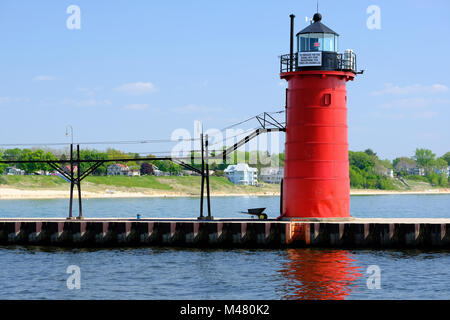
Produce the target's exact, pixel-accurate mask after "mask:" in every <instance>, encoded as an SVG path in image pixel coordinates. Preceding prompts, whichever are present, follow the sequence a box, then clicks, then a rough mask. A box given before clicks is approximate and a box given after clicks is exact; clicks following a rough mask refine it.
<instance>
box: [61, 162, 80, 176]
mask: <svg viewBox="0 0 450 320" xmlns="http://www.w3.org/2000/svg"><path fill="white" fill-rule="evenodd" d="M63 171H64V172H65V173H67V174H70V164H69V165H67V166H64V167H63ZM77 172H78V166H73V173H77Z"/></svg>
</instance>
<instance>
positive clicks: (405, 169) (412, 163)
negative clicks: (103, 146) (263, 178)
mask: <svg viewBox="0 0 450 320" xmlns="http://www.w3.org/2000/svg"><path fill="white" fill-rule="evenodd" d="M215 155H216V154H214V153H213V154H211V156H215ZM193 156H195V157H199V156H200V155H199V154H193ZM146 157H152V155H148V156H146ZM284 157H285V155H284V153H280V154H270V153H268V152H267V151H264V152H261V151H251V152H244V151H237V152H234V153H233V154H231V155H230V157H228V158H227V161H226V162H225V163H222V162H221V161H215V160H214V161H211V162H210V169H211V170H214V171H215V172H216V175H219V176H220V175H223V170H224V169H225V168H226V167H227V166H228V164H235V163H239V162H244V163H248V164H249V165H250V166H253V167H256V168H258V170H260V169H261V168H263V167H268V166H274V164H275V165H276V166H280V167H283V166H284ZM141 158H142V157H141V156H140V155H139V154H137V153H126V152H123V151H120V150H116V149H112V148H110V149H107V150H106V151H99V150H95V149H82V150H80V159H82V160H101V159H127V160H131V161H126V162H125V161H124V162H122V163H124V164H127V165H128V166H129V167H130V169H133V170H140V171H141V173H142V174H151V173H152V172H153V167H154V166H155V167H157V168H158V169H159V170H160V171H162V172H169V173H170V174H180V173H181V171H182V170H183V167H181V166H180V165H178V164H176V163H173V162H172V161H168V160H153V161H143V160H140V159H141ZM0 160H10V161H13V160H19V161H21V160H27V161H32V160H48V161H52V160H68V156H67V155H66V153H64V152H63V151H61V150H51V149H48V150H43V149H20V148H14V149H6V150H1V149H0ZM119 163H121V162H120V161H119ZM91 164H92V163H81V164H80V167H81V168H80V169H81V171H85V170H87V168H88V167H89V166H90V165H91ZM449 164H450V152H447V153H445V154H444V155H442V156H441V157H436V154H434V153H433V152H432V151H431V150H429V149H424V148H417V149H416V151H415V153H414V155H413V156H411V157H398V158H396V159H394V160H393V161H390V160H388V159H385V160H383V159H380V158H379V157H378V156H377V154H376V153H375V152H374V151H373V150H371V149H367V150H365V151H350V152H349V166H350V168H349V169H350V170H349V174H350V185H351V187H353V188H363V189H395V185H394V180H393V179H392V174H393V175H394V176H395V177H400V178H401V177H408V178H410V179H415V180H422V181H426V182H429V183H431V184H433V185H437V186H442V187H447V186H448V184H449V181H448V176H447V174H446V172H447V171H446V170H447V168H448V166H449ZM108 165H111V163H105V164H103V165H101V166H100V167H98V168H97V169H96V170H95V171H94V172H93V174H94V175H105V174H106V172H107V166H108ZM191 165H192V166H194V167H195V168H197V169H200V168H201V164H199V163H191ZM9 166H11V165H9ZM7 167H8V165H6V164H0V174H3V173H5V169H6V168H7ZM15 167H17V168H19V169H22V170H24V171H25V172H26V173H27V174H32V173H34V172H38V171H41V170H42V171H52V168H51V167H50V166H49V165H48V164H46V163H19V164H17V165H15ZM414 168H415V169H414ZM391 170H392V171H391ZM414 170H415V171H414ZM415 173H416V174H415Z"/></svg>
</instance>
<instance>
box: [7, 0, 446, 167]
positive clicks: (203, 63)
mask: <svg viewBox="0 0 450 320" xmlns="http://www.w3.org/2000/svg"><path fill="white" fill-rule="evenodd" d="M72 4H74V5H78V6H79V7H80V9H81V29H79V30H69V29H68V28H67V27H66V20H67V18H68V17H69V14H67V13H66V9H67V7H68V6H69V5H72ZM369 5H377V6H379V8H380V9H381V29H380V30H369V29H368V28H367V26H366V20H367V18H368V17H369V14H367V13H366V9H367V7H368V6H369ZM315 6H316V3H315V1H245V2H244V1H233V0H230V1H226V2H224V1H211V0H209V1H200V0H199V1H194V0H191V1H170V2H168V1H92V0H90V1H85V0H73V1H49V0H48V1H17V0H15V1H9V0H2V1H1V2H0V43H1V44H2V50H1V51H0V57H1V59H0V111H1V113H0V117H1V119H2V121H1V125H0V143H21V142H27V143H31V142H34V143H40V142H68V139H67V138H66V137H65V130H66V126H67V125H71V126H72V127H73V129H74V136H75V141H105V140H106V141H112V140H141V139H167V138H170V136H171V134H172V132H173V131H174V130H175V129H177V128H186V129H187V130H190V131H193V122H194V120H202V121H203V125H204V127H205V129H207V128H219V129H220V128H223V127H226V126H227V125H229V124H232V123H234V122H238V121H239V120H242V119H246V118H248V117H250V116H252V115H256V114H258V113H260V112H263V111H277V110H281V109H283V105H284V94H285V93H284V88H285V85H284V83H283V82H282V81H280V79H279V58H278V56H279V55H280V54H285V53H288V51H289V14H291V13H294V14H295V15H296V16H297V18H296V31H299V30H300V29H302V28H303V27H305V26H306V25H307V22H306V21H305V16H308V17H311V16H312V14H313V13H314V12H315ZM319 11H320V12H321V13H322V15H323V20H322V22H323V23H325V24H326V25H327V26H329V27H330V28H332V29H333V30H335V31H336V32H338V33H339V34H340V36H341V37H340V50H341V51H343V50H344V49H347V48H351V49H353V50H354V51H355V53H356V54H357V56H358V66H359V67H360V68H361V69H365V73H364V74H363V75H362V76H358V77H357V78H356V79H355V81H354V82H350V83H349V84H348V86H347V89H348V108H349V113H348V119H349V144H350V149H351V150H364V149H366V148H372V149H373V150H374V151H376V152H377V153H378V155H379V156H381V157H382V158H390V159H393V158H395V157H397V156H411V155H412V154H413V153H414V150H415V148H417V147H426V148H430V149H432V150H433V151H434V152H435V153H436V154H438V155H442V154H443V153H445V152H447V151H450V130H449V125H448V124H449V119H450V81H449V71H450V63H449V60H448V52H450V42H449V40H448V32H449V31H450V22H449V19H448V14H449V13H450V3H449V2H448V1H445V0H441V1H438V0H429V1H415V0H411V1H377V0H372V1H331V0H322V1H320V8H319ZM164 147H165V146H158V147H157V148H159V149H161V150H163V149H164ZM147 148H153V146H152V147H147ZM153 149H155V148H153ZM153 149H151V150H148V151H153ZM128 151H135V150H132V149H131V150H128ZM140 151H147V150H140ZM281 151H282V150H281Z"/></svg>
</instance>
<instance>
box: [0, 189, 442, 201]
mask: <svg viewBox="0 0 450 320" xmlns="http://www.w3.org/2000/svg"><path fill="white" fill-rule="evenodd" d="M432 194H450V189H449V188H447V189H428V190H416V191H413V190H411V191H398V190H374V189H352V190H350V195H352V196H370V195H432ZM279 195H280V193H279V192H253V193H220V192H211V196H212V197H245V196H249V197H255V196H256V197H264V196H265V197H267V196H269V197H270V196H279ZM199 196H200V195H199V194H190V193H182V192H163V191H155V190H152V191H148V192H138V191H135V192H133V191H111V190H104V191H103V192H100V191H99V192H94V191H82V197H83V198H85V199H116V198H181V197H185V198H186V197H191V198H198V197H199ZM68 198H69V190H52V189H39V190H34V189H18V188H9V187H0V200H39V199H68ZM76 198H78V194H77V192H75V193H74V199H76Z"/></svg>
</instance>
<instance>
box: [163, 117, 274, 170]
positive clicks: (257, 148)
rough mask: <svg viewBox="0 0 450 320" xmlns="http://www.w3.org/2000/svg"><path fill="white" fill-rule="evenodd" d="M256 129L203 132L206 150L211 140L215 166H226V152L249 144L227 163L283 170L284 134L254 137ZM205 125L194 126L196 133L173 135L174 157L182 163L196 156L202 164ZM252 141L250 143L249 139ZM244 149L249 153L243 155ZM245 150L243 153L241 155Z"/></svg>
mask: <svg viewBox="0 0 450 320" xmlns="http://www.w3.org/2000/svg"><path fill="white" fill-rule="evenodd" d="M255 132H256V129H246V130H244V129H241V128H228V129H225V130H219V129H216V128H210V129H208V130H206V131H204V132H203V142H204V147H205V141H206V137H207V138H208V155H209V157H210V159H211V162H215V163H216V164H222V163H223V157H222V156H221V155H222V154H223V152H224V150H226V149H228V148H232V147H233V146H234V145H235V144H237V143H238V142H240V141H245V143H243V144H242V146H241V147H239V148H238V149H237V151H233V152H230V153H228V154H227V156H226V158H225V160H226V162H227V163H242V162H247V163H248V164H253V165H256V164H261V165H270V166H273V167H278V166H279V154H280V153H281V152H280V151H281V148H280V133H279V131H273V132H270V133H265V134H259V135H257V136H254V134H255ZM201 133H202V125H201V122H200V121H195V122H194V131H193V134H191V131H189V130H188V129H185V128H178V129H176V130H174V131H173V132H172V135H171V140H172V141H174V142H177V143H176V145H175V146H174V147H173V148H172V150H171V157H172V158H174V159H181V158H187V157H190V156H191V155H192V154H193V155H194V156H195V157H194V163H195V164H201V161H202V160H201V157H200V155H201V144H202V141H201V139H200V137H201ZM247 137H248V139H246V138H247ZM243 149H244V150H245V151H246V152H247V157H248V159H246V158H245V157H246V154H245V152H243ZM241 150H242V151H241Z"/></svg>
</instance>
